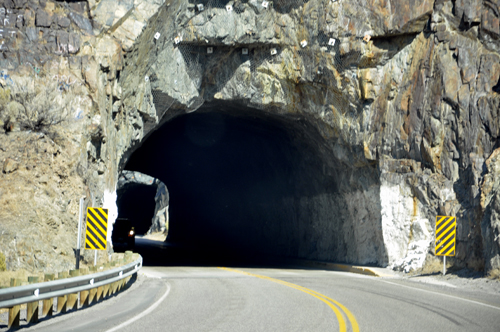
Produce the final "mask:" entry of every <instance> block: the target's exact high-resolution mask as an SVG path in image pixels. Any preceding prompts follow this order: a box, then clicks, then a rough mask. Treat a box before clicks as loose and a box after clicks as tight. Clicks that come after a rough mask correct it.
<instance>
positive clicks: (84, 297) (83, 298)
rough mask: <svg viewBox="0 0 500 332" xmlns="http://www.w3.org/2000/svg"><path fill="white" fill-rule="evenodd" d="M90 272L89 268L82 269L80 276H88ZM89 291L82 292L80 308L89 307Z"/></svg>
mask: <svg viewBox="0 0 500 332" xmlns="http://www.w3.org/2000/svg"><path fill="white" fill-rule="evenodd" d="M88 272H89V270H88V269H87V268H81V269H80V275H82V276H83V275H86V274H88ZM89 293H90V292H89V291H88V290H86V291H81V292H80V307H88V305H89Z"/></svg>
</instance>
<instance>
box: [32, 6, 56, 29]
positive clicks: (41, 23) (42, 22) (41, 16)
mask: <svg viewBox="0 0 500 332" xmlns="http://www.w3.org/2000/svg"><path fill="white" fill-rule="evenodd" d="M35 24H36V26H37V27H43V28H48V27H50V25H51V24H52V17H51V16H50V15H49V14H48V13H47V12H46V11H44V10H42V9H39V10H37V11H36V19H35Z"/></svg>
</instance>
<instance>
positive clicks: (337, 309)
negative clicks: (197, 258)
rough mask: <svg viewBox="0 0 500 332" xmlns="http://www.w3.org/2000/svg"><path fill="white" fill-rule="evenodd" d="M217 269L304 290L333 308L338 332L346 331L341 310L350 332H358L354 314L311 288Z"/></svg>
mask: <svg viewBox="0 0 500 332" xmlns="http://www.w3.org/2000/svg"><path fill="white" fill-rule="evenodd" d="M219 269H222V270H226V271H230V272H236V273H240V274H244V275H248V276H252V277H256V278H259V279H264V280H269V281H272V282H275V283H278V284H281V285H284V286H288V287H290V288H293V289H296V290H299V291H301V292H304V293H306V294H309V295H311V296H313V297H315V298H317V299H318V300H320V301H322V302H324V303H326V304H327V305H328V306H329V307H330V308H331V309H332V310H333V312H334V313H335V316H337V320H338V322H339V331H340V332H347V325H346V322H345V319H344V315H342V312H343V313H344V314H345V315H346V316H347V319H348V320H349V322H350V324H351V328H352V332H359V326H358V322H357V321H356V318H355V317H354V315H353V314H352V313H351V312H350V311H349V310H348V309H347V308H346V307H345V306H343V305H342V304H341V303H339V302H337V301H335V300H334V299H332V298H329V297H328V296H325V295H323V294H321V293H318V292H316V291H313V290H312V289H309V288H305V287H302V286H299V285H296V284H292V283H290V282H286V281H283V280H279V279H274V278H271V277H266V276H261V275H258V274H253V273H250V272H245V271H241V270H235V269H230V268H227V267H220V268H219Z"/></svg>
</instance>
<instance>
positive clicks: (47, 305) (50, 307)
mask: <svg viewBox="0 0 500 332" xmlns="http://www.w3.org/2000/svg"><path fill="white" fill-rule="evenodd" d="M54 278H55V275H54V274H51V273H46V274H45V278H44V280H45V281H52V280H54ZM53 312H54V299H53V298H50V299H46V300H43V305H42V316H43V317H49V316H52V314H53Z"/></svg>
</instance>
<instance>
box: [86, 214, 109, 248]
mask: <svg viewBox="0 0 500 332" xmlns="http://www.w3.org/2000/svg"><path fill="white" fill-rule="evenodd" d="M107 234H108V209H102V208H94V207H89V208H87V231H86V232H85V249H95V250H106V236H107Z"/></svg>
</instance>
